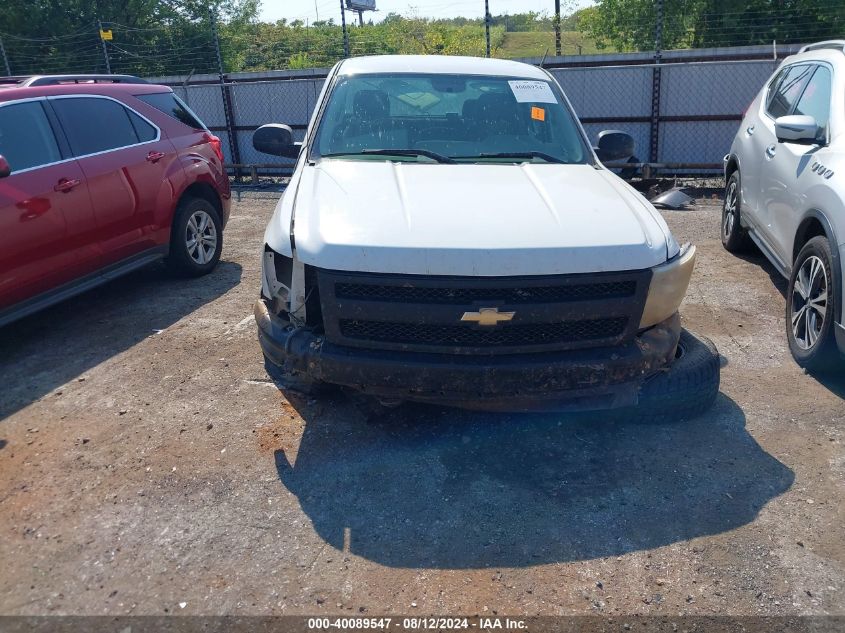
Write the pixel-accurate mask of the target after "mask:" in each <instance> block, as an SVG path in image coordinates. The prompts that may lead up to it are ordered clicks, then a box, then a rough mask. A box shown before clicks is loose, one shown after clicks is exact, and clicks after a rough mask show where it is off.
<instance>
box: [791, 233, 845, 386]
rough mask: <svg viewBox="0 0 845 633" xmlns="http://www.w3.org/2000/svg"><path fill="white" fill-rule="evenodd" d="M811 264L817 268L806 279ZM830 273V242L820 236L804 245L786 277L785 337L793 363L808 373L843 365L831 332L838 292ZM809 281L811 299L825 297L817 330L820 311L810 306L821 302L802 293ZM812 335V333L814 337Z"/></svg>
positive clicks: (831, 264) (832, 331) (831, 260)
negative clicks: (811, 277)
mask: <svg viewBox="0 0 845 633" xmlns="http://www.w3.org/2000/svg"><path fill="white" fill-rule="evenodd" d="M814 263H815V264H816V265H817V267H816V268H815V270H816V276H815V277H814V278H813V279H809V275H810V274H811V273H810V271H812V270H813V265H814ZM833 272H834V271H833V256H832V254H831V250H830V242H828V241H827V238H826V237H824V236H821V235H819V236H816V237H814V238H812V239H811V240H810V241H809V242H807V243H806V244H805V245H804V247H803V248H802V249H801V251H800V252H799V253H798V257H797V258H796V259H795V265H794V266H793V267H792V274H791V275H790V276H789V286H788V288H787V290H786V323H785V324H786V338H787V340H788V341H789V351H790V352H792V357H793V358H794V359H795V362H796V363H798V364H799V365H800V366H801V367H804V368H805V369H807V370H808V371H824V370H829V369H835V368H839V367H841V365H842V363H841V359H840V356H839V350H838V349H837V346H836V340H835V333H834V330H833V322H834V306H836V305H837V302H838V301H839V297H838V295H837V292H838V290H839V289H838V288H837V287H836V284H835V283H834V279H835V278H834V276H833ZM821 273H824V275H822V274H821ZM799 278H801V282H800V283H799V287H796V283H798V280H799ZM808 282H809V284H810V288H809V292H810V293H812V294H810V296H811V297H812V296H813V294H815V293H821V292H825V293H826V294H827V300H826V301H824V315H823V316H822V318H821V327H818V320H819V317H820V316H821V314H820V310H819V309H817V308H813V307H812V306H814V305H815V306H818V307H820V306H821V303H814V302H808V301H806V300H805V299H804V298H803V297H802V294H801V292H802V291H803V292H807V288H806V287H805V286H806V284H807V283H808ZM822 283H823V284H824V287H822V285H821V284H822ZM802 305H804V306H805V309H804V310H803V311H801V306H802ZM799 312H800V313H801V315H803V316H798V317H797V321H796V323H795V327H793V318H794V317H795V316H796V315H797V314H798V313H799ZM811 319H812V320H811ZM816 332H817V333H816ZM811 333H815V337H814V338H813V337H812V336H811Z"/></svg>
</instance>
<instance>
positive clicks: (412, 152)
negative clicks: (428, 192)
mask: <svg viewBox="0 0 845 633" xmlns="http://www.w3.org/2000/svg"><path fill="white" fill-rule="evenodd" d="M358 155H365V156H366V155H370V156H424V157H426V158H430V159H431V160H433V161H436V162H438V163H454V162H455V161H454V160H452V159H451V158H449V157H448V156H443V154H438V153H437V152H430V151H428V150H427V149H362V150H361V151H360V152H335V153H332V154H322V156H321V157H322V158H332V157H335V156H358Z"/></svg>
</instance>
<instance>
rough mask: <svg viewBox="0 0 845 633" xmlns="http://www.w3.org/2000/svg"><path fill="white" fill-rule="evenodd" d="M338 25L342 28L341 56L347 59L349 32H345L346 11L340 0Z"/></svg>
mask: <svg viewBox="0 0 845 633" xmlns="http://www.w3.org/2000/svg"><path fill="white" fill-rule="evenodd" d="M340 24H341V26H342V28H343V56H344V57H349V32H348V31H347V30H346V9H345V8H344V7H343V0H340Z"/></svg>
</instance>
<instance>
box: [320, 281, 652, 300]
mask: <svg viewBox="0 0 845 633" xmlns="http://www.w3.org/2000/svg"><path fill="white" fill-rule="evenodd" d="M636 291H637V283H636V282H635V281H631V280H628V281H612V282H603V283H582V284H572V285H569V286H534V287H531V286H529V287H526V288H432V287H426V286H385V285H380V284H350V283H339V284H337V285H336V286H335V296H337V297H338V298H339V299H365V300H370V301H414V302H417V303H454V304H461V303H472V302H474V301H485V300H487V301H503V302H505V303H507V304H518V303H549V302H556V301H577V300H579V299H601V298H612V297H631V296H633V295H634V293H636Z"/></svg>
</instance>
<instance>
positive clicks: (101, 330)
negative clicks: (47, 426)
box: [0, 261, 241, 420]
mask: <svg viewBox="0 0 845 633" xmlns="http://www.w3.org/2000/svg"><path fill="white" fill-rule="evenodd" d="M240 279H241V266H240V264H236V263H234V262H228V261H221V262H220V264H219V265H218V267H217V268H216V269H215V270H214V272H212V273H211V274H209V275H207V276H205V277H201V278H199V279H177V278H173V277H172V276H170V275H169V274H168V273H167V272H166V271H165V269H164V267H163V266H161V265H153V266H148V267H146V268H143V269H141V270H138V271H136V272H134V273H131V274H129V275H127V276H125V277H121V278H120V279H117V280H115V281H111V282H109V283H107V284H105V285H103V286H100V287H98V288H95V289H93V290H90V291H88V292H85V293H83V294H81V295H78V296H76V297H73V298H72V299H69V300H67V301H64V302H62V303H60V304H57V305H55V306H53V307H51V308H48V309H46V310H42V311H41V312H37V313H35V314H32V315H30V316H28V317H25V318H23V319H21V320H19V321H15V322H13V323H11V324H9V325H7V326H5V327H2V328H0V385H3V387H2V390H3V395H2V397H0V420H3V419H4V418H6V417H7V416H9V415H11V414H13V413H14V412H16V411H18V410H19V409H22V408H23V407H25V406H27V405H29V404H31V403H32V402H35V401H36V400H38V399H39V398H40V397H42V396H43V395H45V394H47V393H49V392H50V391H52V390H53V389H55V388H56V387H59V386H61V385H63V384H65V383H67V382H68V381H70V380H73V379H74V378H77V377H79V376H80V375H82V374H84V373H85V372H86V371H88V370H89V369H91V368H92V367H95V366H96V365H99V364H100V363H102V362H103V361H105V360H107V359H109V358H111V357H113V356H116V355H117V354H119V353H120V352H123V351H125V350H127V349H129V348H130V347H132V346H133V345H135V344H137V343H139V342H140V341H142V340H143V339H145V338H147V337H149V336H152V335H154V334H155V332H156V331H157V330H163V329H165V328H167V327H169V326H170V325H172V324H174V323H175V322H177V321H178V320H179V319H181V318H182V317H184V316H185V315H187V314H190V313H191V312H193V311H194V310H197V309H198V308H199V307H201V306H202V305H204V304H206V303H209V302H210V301H213V300H214V299H216V298H217V297H219V296H221V295H223V294H225V293H226V292H227V291H228V290H230V289H231V288H233V287H235V286H237V285H238V283H239V282H240Z"/></svg>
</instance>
